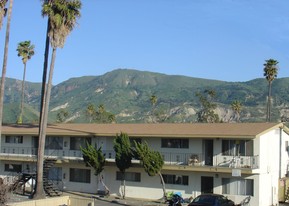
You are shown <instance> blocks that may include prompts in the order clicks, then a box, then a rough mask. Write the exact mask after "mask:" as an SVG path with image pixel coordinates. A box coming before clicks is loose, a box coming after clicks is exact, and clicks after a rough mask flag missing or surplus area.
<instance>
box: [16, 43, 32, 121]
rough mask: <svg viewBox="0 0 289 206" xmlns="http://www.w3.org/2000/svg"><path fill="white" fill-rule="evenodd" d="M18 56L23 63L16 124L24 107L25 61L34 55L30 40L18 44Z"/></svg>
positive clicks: (20, 118) (20, 119)
mask: <svg viewBox="0 0 289 206" xmlns="http://www.w3.org/2000/svg"><path fill="white" fill-rule="evenodd" d="M16 51H17V52H18V56H19V57H22V62H23V65H24V71H23V79H22V90H21V105H20V115H19V117H18V119H17V123H18V124H22V116H23V107H24V87H25V75H26V63H27V61H28V60H29V59H31V57H32V56H33V55H34V45H33V44H31V42H30V41H23V42H20V43H19V44H18V47H17V49H16Z"/></svg>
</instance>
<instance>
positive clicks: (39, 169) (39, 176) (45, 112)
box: [35, 48, 56, 199]
mask: <svg viewBox="0 0 289 206" xmlns="http://www.w3.org/2000/svg"><path fill="white" fill-rule="evenodd" d="M55 59H56V48H53V50H52V57H51V63H50V70H49V78H48V83H47V90H46V95H45V104H43V107H44V110H43V113H42V118H41V125H40V134H39V146H38V160H37V186H36V194H35V195H36V197H35V198H36V199H39V198H42V197H43V196H45V194H44V189H43V163H44V150H45V139H46V129H47V120H48V110H49V102H50V94H51V88H52V78H53V71H54V63H55Z"/></svg>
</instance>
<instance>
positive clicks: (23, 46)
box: [16, 41, 35, 64]
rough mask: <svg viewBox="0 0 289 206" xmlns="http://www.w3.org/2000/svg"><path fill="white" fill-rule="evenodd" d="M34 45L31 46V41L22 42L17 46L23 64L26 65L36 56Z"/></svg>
mask: <svg viewBox="0 0 289 206" xmlns="http://www.w3.org/2000/svg"><path fill="white" fill-rule="evenodd" d="M34 47H35V46H34V45H33V44H31V41H22V42H20V43H19V44H18V46H17V49H16V50H17V53H18V54H17V55H18V56H19V57H22V62H23V64H26V62H27V61H28V60H29V59H31V57H32V56H33V55H34V53H35V52H34Z"/></svg>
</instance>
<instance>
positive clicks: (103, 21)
mask: <svg viewBox="0 0 289 206" xmlns="http://www.w3.org/2000/svg"><path fill="white" fill-rule="evenodd" d="M81 13H82V16H81V18H80V20H79V25H78V26H77V27H76V28H75V29H74V30H73V31H72V33H71V34H70V35H69V36H68V38H67V41H66V44H65V46H64V48H63V49H58V50H57V57H56V63H55V72H54V78H53V84H58V83H60V82H62V81H65V80H68V79H69V78H73V77H80V76H87V75H93V76H96V75H102V74H104V73H106V72H109V71H112V70H114V69H118V68H129V69H137V70H141V71H152V72H159V73H164V74H177V75H185V76H191V77H199V78H205V79H217V80H224V81H249V80H252V79H255V78H263V63H264V62H265V60H266V59H269V58H274V59H277V60H278V61H279V62H280V63H279V67H280V70H279V74H278V78H281V77H289V1H288V0H82V10H81ZM46 23H47V19H46V18H43V17H42V16H41V1H40V0H14V6H13V12H12V20H11V32H10V43H9V56H8V67H7V77H11V78H17V79H20V80H21V79H22V74H23V64H22V61H21V58H20V57H18V56H17V52H16V48H17V44H18V43H19V42H21V41H25V40H31V41H32V43H33V44H34V45H35V51H36V54H35V55H34V56H33V57H32V59H31V60H30V61H28V63H27V76H26V80H27V81H32V82H41V80H42V70H43V58H44V44H45V34H46ZM5 30H6V22H4V25H3V27H2V30H1V31H0V48H1V50H0V52H1V53H0V63H1V68H2V62H3V50H4V41H5V36H4V35H5ZM1 42H2V43H1Z"/></svg>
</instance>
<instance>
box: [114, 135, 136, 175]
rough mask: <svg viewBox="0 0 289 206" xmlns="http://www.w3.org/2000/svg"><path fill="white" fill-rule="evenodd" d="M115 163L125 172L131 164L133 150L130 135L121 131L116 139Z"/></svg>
mask: <svg viewBox="0 0 289 206" xmlns="http://www.w3.org/2000/svg"><path fill="white" fill-rule="evenodd" d="M113 149H114V151H115V163H116V166H117V167H118V168H119V171H121V172H125V170H126V169H128V168H129V167H130V166H131V160H132V150H131V143H130V139H129V136H128V135H127V134H126V133H123V132H121V133H120V135H118V134H117V135H116V138H115V139H114V146H113Z"/></svg>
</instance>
